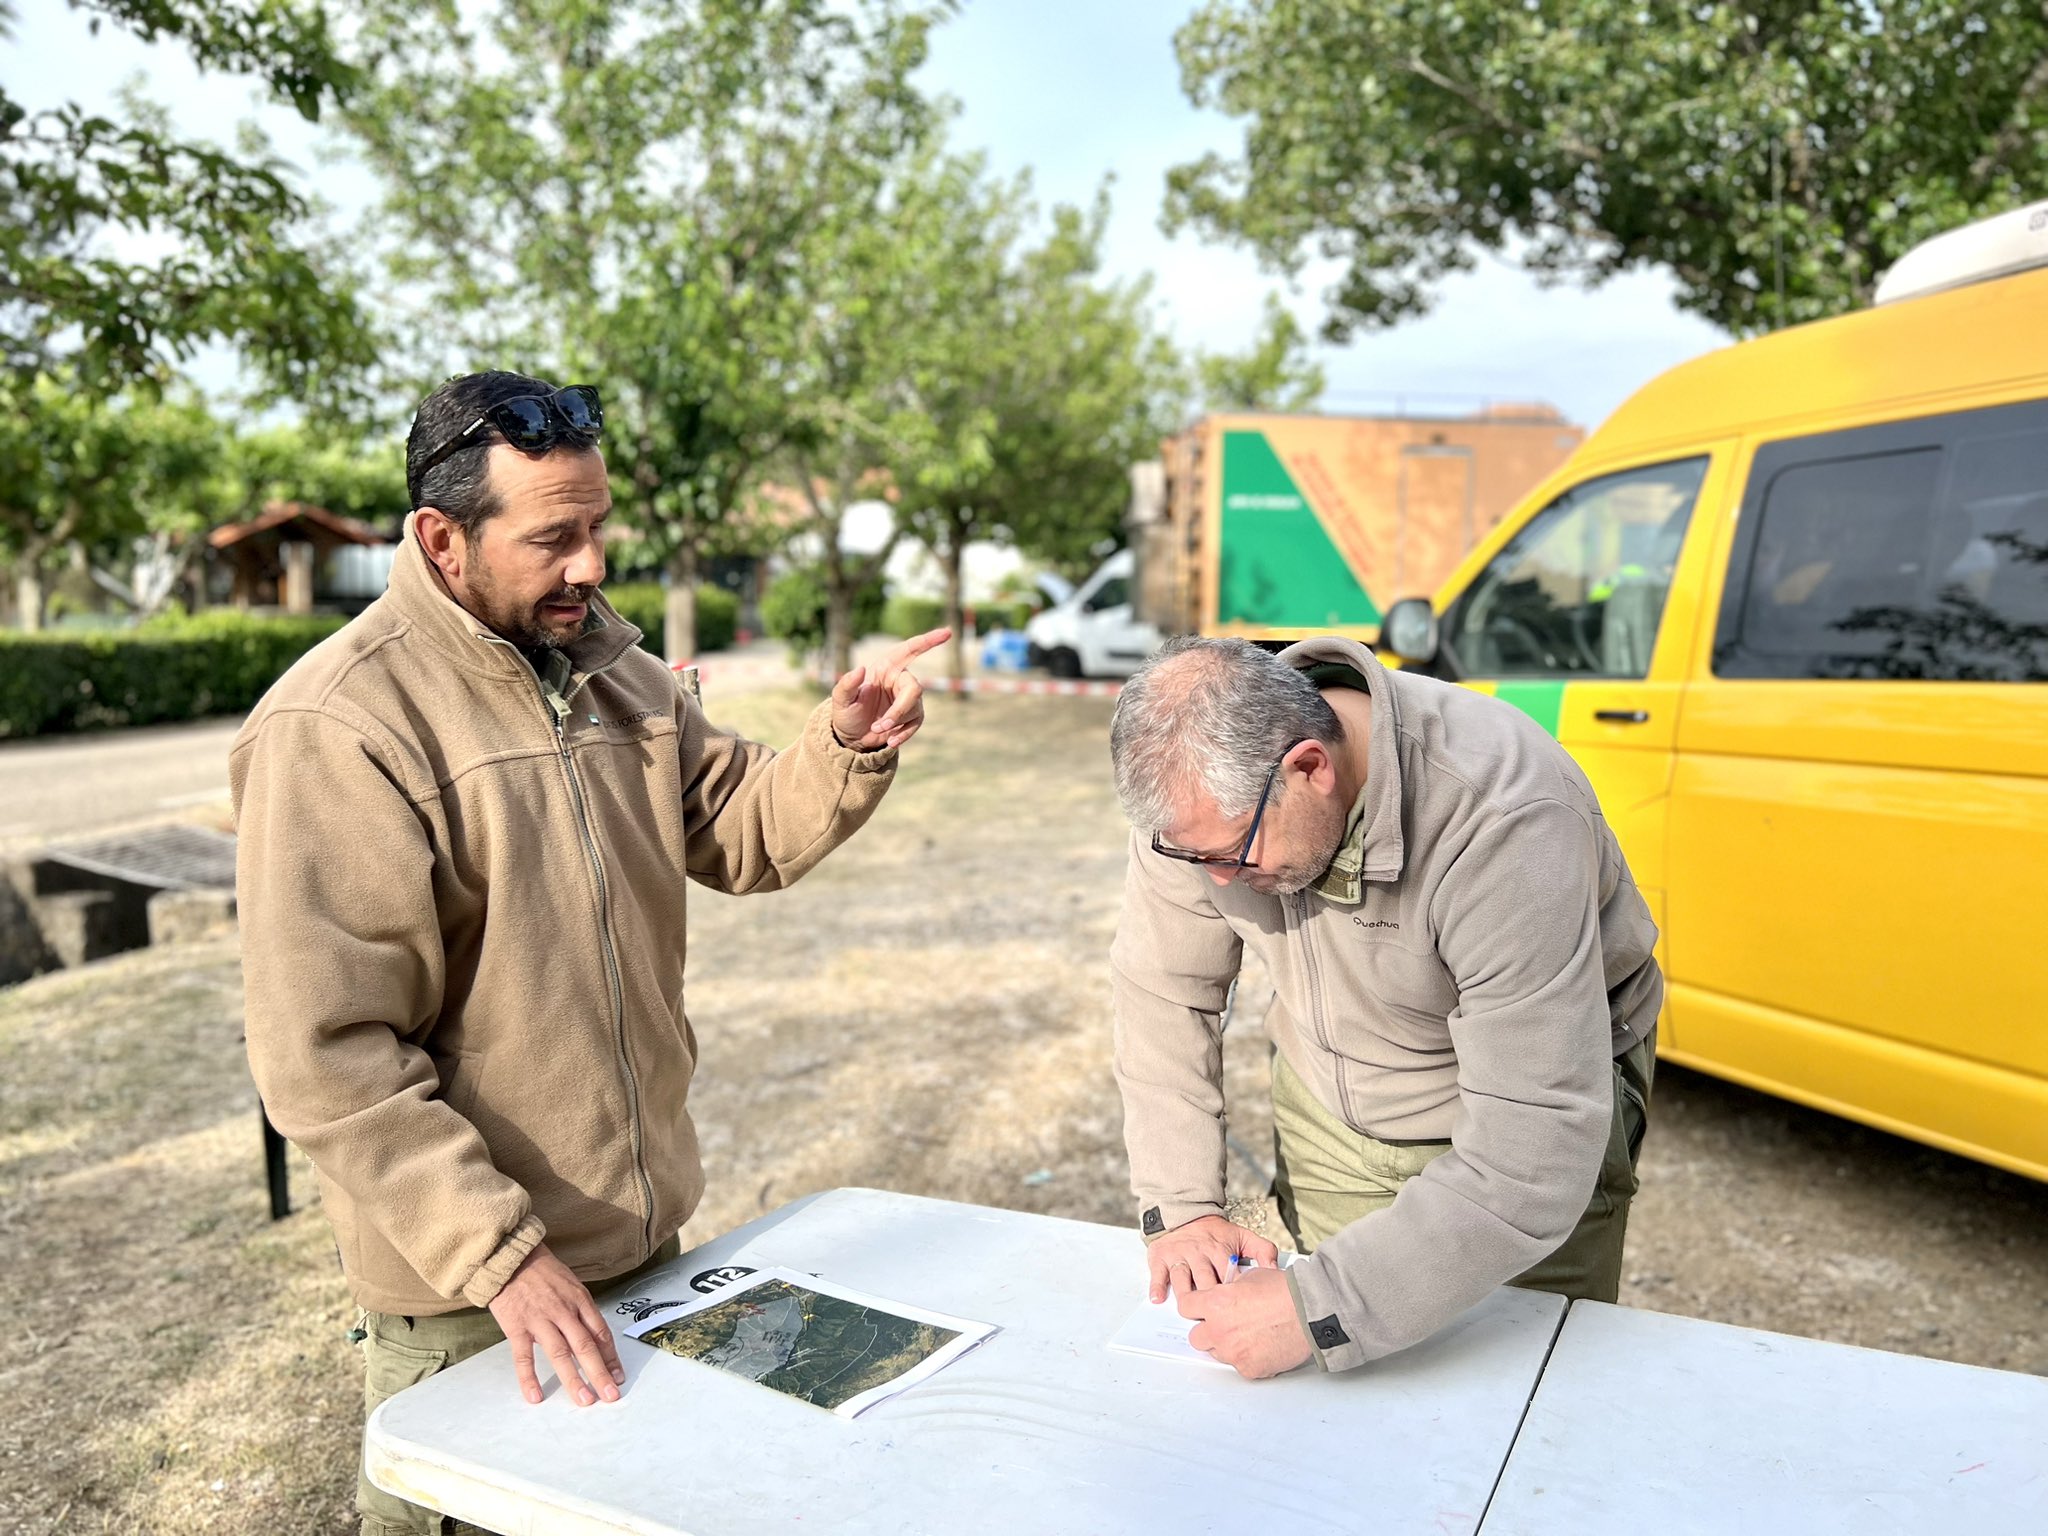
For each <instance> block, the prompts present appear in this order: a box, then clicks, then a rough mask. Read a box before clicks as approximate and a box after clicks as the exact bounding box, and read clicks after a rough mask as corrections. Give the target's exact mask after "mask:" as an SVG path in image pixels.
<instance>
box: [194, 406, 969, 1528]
mask: <svg viewBox="0 0 2048 1536" xmlns="http://www.w3.org/2000/svg"><path fill="white" fill-rule="evenodd" d="M603 423H604V418H603V411H602V405H601V402H600V401H599V398H598V394H597V391H596V390H595V389H592V388H590V387H588V386H583V385H575V386H571V387H569V388H566V389H562V388H557V387H555V386H554V385H552V384H549V383H546V382H543V381H542V380H539V379H533V378H527V377H525V376H523V375H520V374H514V373H477V374H469V375H465V376H463V377H460V378H455V379H451V380H449V381H448V382H447V383H446V384H443V385H442V386H441V387H440V388H439V389H437V390H435V391H434V392H433V394H431V395H429V396H428V397H427V399H426V400H425V401H424V402H423V403H422V404H421V406H420V408H419V411H418V414H417V415H416V416H415V417H414V419H413V425H412V432H411V436H410V437H409V439H408V440H407V444H406V477H407V488H408V490H409V491H410V493H411V499H412V504H413V509H414V510H413V512H412V515H411V516H410V517H409V518H408V519H407V522H406V529H405V536H404V539H403V542H402V545H401V548H400V550H399V554H398V559H397V562H396V564H395V566H394V567H393V571H392V577H391V585H390V589H389V591H387V592H386V594H385V595H384V596H383V597H382V598H380V599H378V601H377V602H375V603H373V604H372V605H371V606H370V607H369V609H368V610H367V611H365V612H364V613H363V615H362V616H361V617H360V618H358V619H357V620H355V622H353V623H351V624H349V625H348V626H347V627H346V628H345V629H343V630H342V631H341V632H340V633H339V634H337V635H336V636H334V637H333V638H332V639H330V640H328V641H327V642H325V643H324V644H322V645H321V646H319V647H318V648H317V649H315V650H314V651H313V652H311V653H310V654H309V655H307V656H306V657H305V658H304V659H303V660H301V661H300V662H299V663H298V664H297V665H296V666H294V667H293V668H292V669H291V670H290V671H289V672H287V673H286V674H285V676H284V677H283V678H281V679H280V680H279V681H278V683H277V684H276V686H274V687H273V688H272V689H271V690H270V692H269V693H268V694H267V695H265V697H264V699H263V701H262V703H261V704H260V705H259V706H258V707H257V709H256V711H255V713H254V714H252V715H251V717H250V719H249V721H248V723H247V725H246V726H244V728H243V730H242V732H241V734H240V736H239V737H238V738H237V739H236V742H235V745H234V748H233V752H232V756H231V759H230V773H231V779H232V784H233V790H234V796H235V805H236V811H237V818H238V825H239V831H240V849H239V855H238V868H237V890H238V901H239V907H240V914H241V925H242V939H243V971H244V975H245V978H246V982H247V993H248V1002H247V1036H248V1049H249V1062H250V1066H251V1068H252V1069H253V1071H254V1073H255V1078H256V1084H257V1087H258V1089H259V1090H260V1091H261V1093H262V1096H263V1102H264V1105H265V1107H266V1109H267V1110H268V1112H269V1114H270V1116H271V1119H272V1120H273V1122H274V1123H275V1124H276V1125H277V1127H278V1129H279V1130H281V1131H282V1132H283V1133H284V1134H285V1135H286V1136H287V1137H289V1138H290V1139H291V1140H292V1141H294V1142H296V1143H297V1144H298V1145H299V1146H300V1147H301V1148H302V1149H304V1151H305V1152H306V1153H307V1154H308V1156H309V1157H311V1159H312V1161H313V1166H314V1168H315V1169H316V1170H317V1172H318V1173H319V1176H320V1187H321V1195H322V1203H323V1205H324V1207H325V1210H326V1213H327V1217H328V1220H329V1221H330V1222H331V1223H332V1225H333V1227H334V1232H335V1237H336V1240H337V1245H338V1247H339V1249H340V1256H341V1264H342V1269H343V1272H344V1274H345V1276H346V1278H347V1281H348V1284H349V1288H350V1290H351V1292H352V1293H353V1294H354V1297H355V1300H356V1302H357V1304H358V1305H359V1306H360V1308H361V1309H362V1312H361V1315H360V1317H359V1318H358V1321H357V1327H356V1330H355V1331H354V1332H353V1333H352V1335H351V1336H352V1337H353V1338H355V1339H357V1340H358V1341H359V1342H361V1343H362V1345H363V1349H364V1355H365V1378H366V1388H365V1397H366V1400H367V1405H368V1407H370V1408H375V1407H376V1405H377V1404H378V1403H379V1402H381V1401H382V1400H383V1399H384V1398H386V1397H388V1396H390V1395H391V1394H392V1393H394V1392H396V1391H398V1390H399V1389H400V1388H402V1387H405V1386H409V1385H411V1384H412V1383H413V1382H415V1381H418V1380H421V1379H423V1378H424V1377H426V1376H429V1375H431V1374H433V1373H434V1372H435V1371H437V1370H439V1369H441V1368H442V1367H444V1366H447V1365H449V1364H452V1363H454V1362H455V1361H457V1360H461V1359H464V1358H466V1357H467V1356H470V1355H473V1354H475V1353H477V1352H478V1351H480V1350H482V1349H484V1348H487V1347H488V1346H490V1345H491V1344H494V1343H496V1342H497V1341H498V1340H499V1339H501V1338H508V1339H510V1340H511V1342H512V1345H513V1350H512V1355H513V1367H514V1371H515V1373H516V1377H517V1382H516V1385H517V1389H518V1390H519V1391H520V1392H521V1393H522V1394H523V1395H524V1397H525V1398H526V1400H527V1401H529V1402H539V1401H540V1400H541V1397H542V1391H541V1388H540V1385H539V1381H538V1377H537V1375H536V1372H535V1369H534V1351H535V1347H536V1346H538V1347H539V1349H540V1350H541V1352H542V1353H543V1354H544V1356H545V1357H546V1360H547V1362H548V1363H549V1364H550V1365H552V1366H553V1368H554V1373H555V1376H556V1378H557V1380H558V1381H559V1382H560V1383H561V1384H562V1385H561V1388H560V1390H562V1391H565V1392H566V1393H567V1394H568V1396H569V1397H570V1399H571V1400H572V1401H574V1402H576V1403H578V1404H583V1405H588V1404H592V1403H595V1402H596V1401H598V1400H599V1399H600V1398H601V1399H604V1400H605V1401H612V1400H615V1399H616V1398H617V1397H618V1395H619V1393H618V1383H619V1382H620V1381H621V1380H623V1377H624V1373H623V1371H622V1370H621V1368H620V1364H619V1358H618V1351H617V1349H616V1347H615V1345H614V1342H613V1338H612V1334H611V1330H610V1329H609V1328H608V1327H607V1325H606V1323H605V1320H604V1318H603V1317H602V1316H600V1315H599V1313H598V1310H597V1308H596V1307H595V1305H594V1304H593V1303H592V1301H591V1294H590V1292H591V1288H592V1287H595V1286H599V1285H602V1284H604V1283H606V1282H610V1281H614V1280H619V1279H622V1278H628V1277H631V1276H633V1275H634V1274H636V1273H637V1272H639V1271H641V1270H643V1269H647V1268H651V1267H652V1266H654V1265H657V1264H660V1263H662V1262H664V1261H666V1260H667V1259H668V1258H670V1257H672V1256H673V1255H674V1254H675V1253H676V1252H677V1247H678V1245H677V1241H676V1231H677V1229H678V1228H679V1227H681V1226H682V1224H683V1223H684V1222H685V1221H686V1220H688V1218H689V1216H690V1213H691V1212H692V1210H694V1209H695V1207H696V1205H697V1201H698V1197H699V1195H700V1194H701V1192H702V1190H703V1186H704V1175H703V1169H702V1166H701V1164H700V1161H699V1158H698V1150H697V1137H696V1132H695V1129H694V1127H693V1126H692V1124H691V1120H690V1115H689V1112H688V1110H687V1109H686V1107H685V1099H686V1097H687V1095H688V1090H689V1086H690V1078H691V1073H692V1071H693V1069H694V1067H695V1065H696V1058H697V1048H696V1039H695V1036H694V1035H693V1033H692V1032H691V1029H690V1024H689V1021H688V1019H687V1018H686V1017H685V1015H684V1012H683V1007H682V1003H683V996H682V992H683V948H684V946H683V926H684V923H683V920H684V910H685V907H686V905H687V896H686V891H687V883H688V881H690V880H696V881H699V882H701V883H702V884H704V885H707V886H710V887H712V888H713V889H716V890H722V891H729V892H735V893H740V892H751V891H771V890H776V889H779V888H781V887H783V886H786V885H788V884H790V883H791V882H792V881H794V880H795V879H797V877H798V876H800V875H802V874H803V873H804V872H805V871H806V870H808V869H810V868H811V867H812V866H813V865H815V864H816V863H817V862H818V861H819V860H820V859H822V858H823V857H824V856H825V855H826V854H827V853H828V852H830V851H831V850H832V849H833V848H834V847H836V846H837V845H838V844H840V843H841V842H843V841H845V839H846V838H847V837H849V836H850V835H851V834H852V833H853V832H854V831H855V830H856V829H858V828H859V827H860V825H861V824H862V823H863V822H865V821H866V820H867V818H868V816H869V815H870V814H871V813H872V812H873V811H874V809H875V806H876V805H877V803H878V802H879V801H880V800H881V798H882V794H883V792H884V791H885V790H886V789H887V788H888V787H889V784H890V782H891V779H892V777H893V774H894V770H895V766H896V755H897V749H898V748H899V747H901V746H902V745H903V744H904V742H906V741H908V740H909V739H910V738H911V737H912V736H913V735H915V734H916V733H917V730H918V728H919V726H920V725H921V724H922V722H923V719H924V708H923V703H922V691H921V689H920V687H919V684H918V682H917V679H916V678H915V677H914V676H912V675H911V673H910V671H909V666H910V663H911V662H912V661H913V660H914V659H915V658H916V657H917V656H918V655H920V654H922V653H923V652H925V651H927V650H930V649H931V648H932V647H933V646H935V645H937V644H939V643H940V642H942V641H943V640H944V639H945V638H946V636H947V632H946V631H945V630H934V631H932V632H930V633H928V634H925V635H921V636H919V637H918V638H916V639H915V640H911V641H907V642H905V643H904V644H903V645H902V646H900V647H898V648H897V649H896V650H895V651H894V652H893V653H892V654H891V655H890V656H889V658H888V659H887V661H885V662H884V663H883V664H882V665H881V666H879V667H876V668H874V669H873V670H872V671H870V670H869V669H866V668H856V669H855V670H854V671H852V672H851V673H849V674H847V676H845V677H843V678H841V679H840V680H839V683H838V685H837V686H836V687H835V688H834V689H833V691H832V696H831V698H830V699H828V700H827V701H826V702H825V703H823V704H821V705H820V706H819V708H818V709H817V711H816V712H815V713H814V714H813V715H812V716H811V719H810V722H809V723H808V725H806V727H805V728H804V731H803V734H802V736H801V737H800V738H799V739H798V741H797V742H796V744H795V745H794V746H792V747H790V748H789V749H788V750H787V751H784V752H779V753H778V752H773V751H770V750H769V749H767V748H766V747H762V746H758V745H756V744H754V743H752V742H748V741H744V740H742V739H741V738H739V737H737V736H735V735H733V734H731V733H730V732H727V731H723V730H720V729H718V728H717V727H715V726H713V725H711V724H710V723H709V722H708V721H707V720H706V719H705V717H704V714H703V712H702V710H701V709H699V707H698V706H697V704H696V702H695V701H694V699H692V698H691V697H690V696H689V695H688V694H687V693H686V692H685V691H684V690H683V689H682V688H680V687H679V686H678V684H677V681H676V679H675V677H674V675H673V674H672V673H671V672H670V671H669V669H668V668H667V667H666V666H664V665H663V664H662V663H661V662H660V661H659V660H658V659H657V658H655V657H654V656H652V655H650V654H649V653H647V652H646V651H643V650H641V649H640V648H639V647H638V645H637V643H636V642H637V641H638V640H639V638H640V635H639V631H637V630H636V629H634V628H633V627H632V626H631V625H630V624H628V623H626V622H625V621H624V620H623V619H621V618H620V617H619V615H618V614H617V612H616V611H615V610H613V609H612V607H611V606H610V605H609V604H608V603H607V602H606V601H605V600H604V597H603V595H602V594H601V592H600V591H599V587H600V584H601V583H602V582H603V580H604V575H605V561H604V537H605V525H606V520H607V518H608V516H609V514H610V512H611V491H610V487H609V483H608V481H607V478H606V473H605V464H604V457H603V454H602V452H601V451H600V449H599V441H600V436H601V433H602V430H603ZM513 1385H514V1383H513V1382H511V1381H508V1382H507V1387H508V1389H509V1388H511V1387H512V1386H513ZM357 1504H358V1509H359V1511H360V1513H361V1515H362V1529H363V1531H364V1532H365V1533H369V1536H386V1533H393V1532H407V1533H410V1532H430V1531H439V1530H440V1529H441V1528H442V1521H441V1517H440V1516H438V1515H436V1514H434V1513H433V1512H431V1511H428V1510H424V1509H421V1508H418V1507H417V1506H414V1505H411V1504H407V1503H405V1502H404V1501H403V1500H400V1499H398V1498H395V1497H393V1496H392V1495H390V1494H388V1493H385V1492H383V1491H382V1490H380V1489H378V1488H376V1487H375V1486H374V1485H372V1484H371V1483H370V1482H369V1480H368V1478H367V1477H362V1478H361V1479H360V1481H359V1484H358V1495H357Z"/></svg>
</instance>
